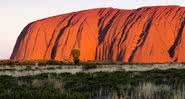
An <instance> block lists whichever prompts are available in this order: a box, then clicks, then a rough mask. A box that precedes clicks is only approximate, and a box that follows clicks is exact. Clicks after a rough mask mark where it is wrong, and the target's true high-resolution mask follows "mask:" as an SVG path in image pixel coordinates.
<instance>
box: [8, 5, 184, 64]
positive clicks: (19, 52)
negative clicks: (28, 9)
mask: <svg viewBox="0 0 185 99" xmlns="http://www.w3.org/2000/svg"><path fill="white" fill-rule="evenodd" d="M72 49H79V50H80V52H81V56H80V60H81V61H109V60H110V61H122V62H135V63H165V62H185V7H180V6H153V7H142V8H139V9H133V10H126V9H115V8H96V9H89V10H83V11H78V12H72V13H68V14H62V15H58V16H53V17H49V18H45V19H41V20H37V21H35V22H32V23H29V24H28V25H27V26H26V27H25V28H24V29H23V30H22V32H21V34H20V35H19V37H18V39H17V42H16V44H15V47H14V50H13V52H12V55H11V57H10V59H12V60H51V59H52V60H61V61H71V60H72V56H71V50H72Z"/></svg>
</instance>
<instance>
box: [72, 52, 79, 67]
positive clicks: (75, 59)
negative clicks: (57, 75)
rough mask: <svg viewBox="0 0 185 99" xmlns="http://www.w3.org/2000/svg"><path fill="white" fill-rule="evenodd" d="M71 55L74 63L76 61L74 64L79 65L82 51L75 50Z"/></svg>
mask: <svg viewBox="0 0 185 99" xmlns="http://www.w3.org/2000/svg"><path fill="white" fill-rule="evenodd" d="M71 55H72V56H73V61H74V63H75V64H78V63H79V62H80V59H79V57H80V50H78V49H73V50H72V51H71Z"/></svg>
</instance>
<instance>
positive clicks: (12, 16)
mask: <svg viewBox="0 0 185 99" xmlns="http://www.w3.org/2000/svg"><path fill="white" fill-rule="evenodd" d="M156 5H180V6H183V7H184V6H185V0H0V59H9V57H10V55H11V53H12V51H13V48H14V45H15V43H16V40H17V37H18V36H19V34H20V33H21V31H22V29H23V28H24V27H25V26H26V25H27V24H28V23H30V22H33V21H35V20H38V19H42V18H47V17H50V16H55V15H60V14H63V13H69V12H74V11H79V10H84V9H92V8H102V7H113V8H120V9H136V8H140V7H143V6H156Z"/></svg>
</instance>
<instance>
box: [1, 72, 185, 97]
mask: <svg viewBox="0 0 185 99" xmlns="http://www.w3.org/2000/svg"><path fill="white" fill-rule="evenodd" d="M145 83H146V84H145ZM148 83H149V84H148ZM141 84H144V85H141ZM184 84H185V69H182V70H175V69H170V70H166V71H162V70H152V71H146V72H112V73H110V72H109V73H108V72H97V73H77V74H70V73H62V74H55V73H50V74H49V73H47V74H40V75H36V76H25V77H11V76H0V99H7V98H8V99H25V98H27V99H49V98H54V99H55V98H57V99H69V98H70V99H76V98H78V99H88V98H103V99H107V98H113V97H117V98H119V97H124V98H126V99H134V96H135V97H137V95H136V93H138V92H140V91H141V89H142V90H143V89H144V90H145V91H146V93H147V94H146V93H144V92H143V91H141V92H140V93H138V94H140V97H141V98H138V99H149V98H147V97H149V96H150V97H153V99H157V97H158V99H159V98H160V99H174V97H175V95H174V93H176V92H174V93H173V91H172V89H173V90H174V89H176V87H180V88H182V85H184ZM158 85H159V86H160V87H159V88H158V89H157V90H159V91H157V92H156V91H155V90H154V91H149V92H150V93H148V89H146V88H148V87H152V86H153V87H156V86H158ZM161 85H162V86H161ZM141 86H142V87H141ZM168 86H169V88H168ZM145 87H146V88H145ZM170 88H171V89H170ZM184 88H185V87H184ZM151 89H156V88H151ZM183 90H185V89H183ZM181 92H182V94H181V96H184V97H185V93H184V92H185V91H184V92H183V91H181ZM133 93H134V94H133ZM183 93H184V94H183ZM108 96H109V97H108ZM131 96H132V97H131ZM177 99H180V98H177Z"/></svg>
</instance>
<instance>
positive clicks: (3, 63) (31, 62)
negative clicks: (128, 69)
mask: <svg viewBox="0 0 185 99" xmlns="http://www.w3.org/2000/svg"><path fill="white" fill-rule="evenodd" d="M77 61H78V62H79V60H78V59H77ZM153 64H164V63H132V62H126V63H124V62H114V61H87V62H79V63H78V64H77V65H85V66H96V65H153ZM166 64H185V63H166ZM6 65H8V66H15V65H21V66H31V65H38V66H41V65H42V66H43V65H76V64H75V63H74V62H70V61H68V62H66V61H65V62H64V61H57V60H24V61H15V60H0V66H6Z"/></svg>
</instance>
